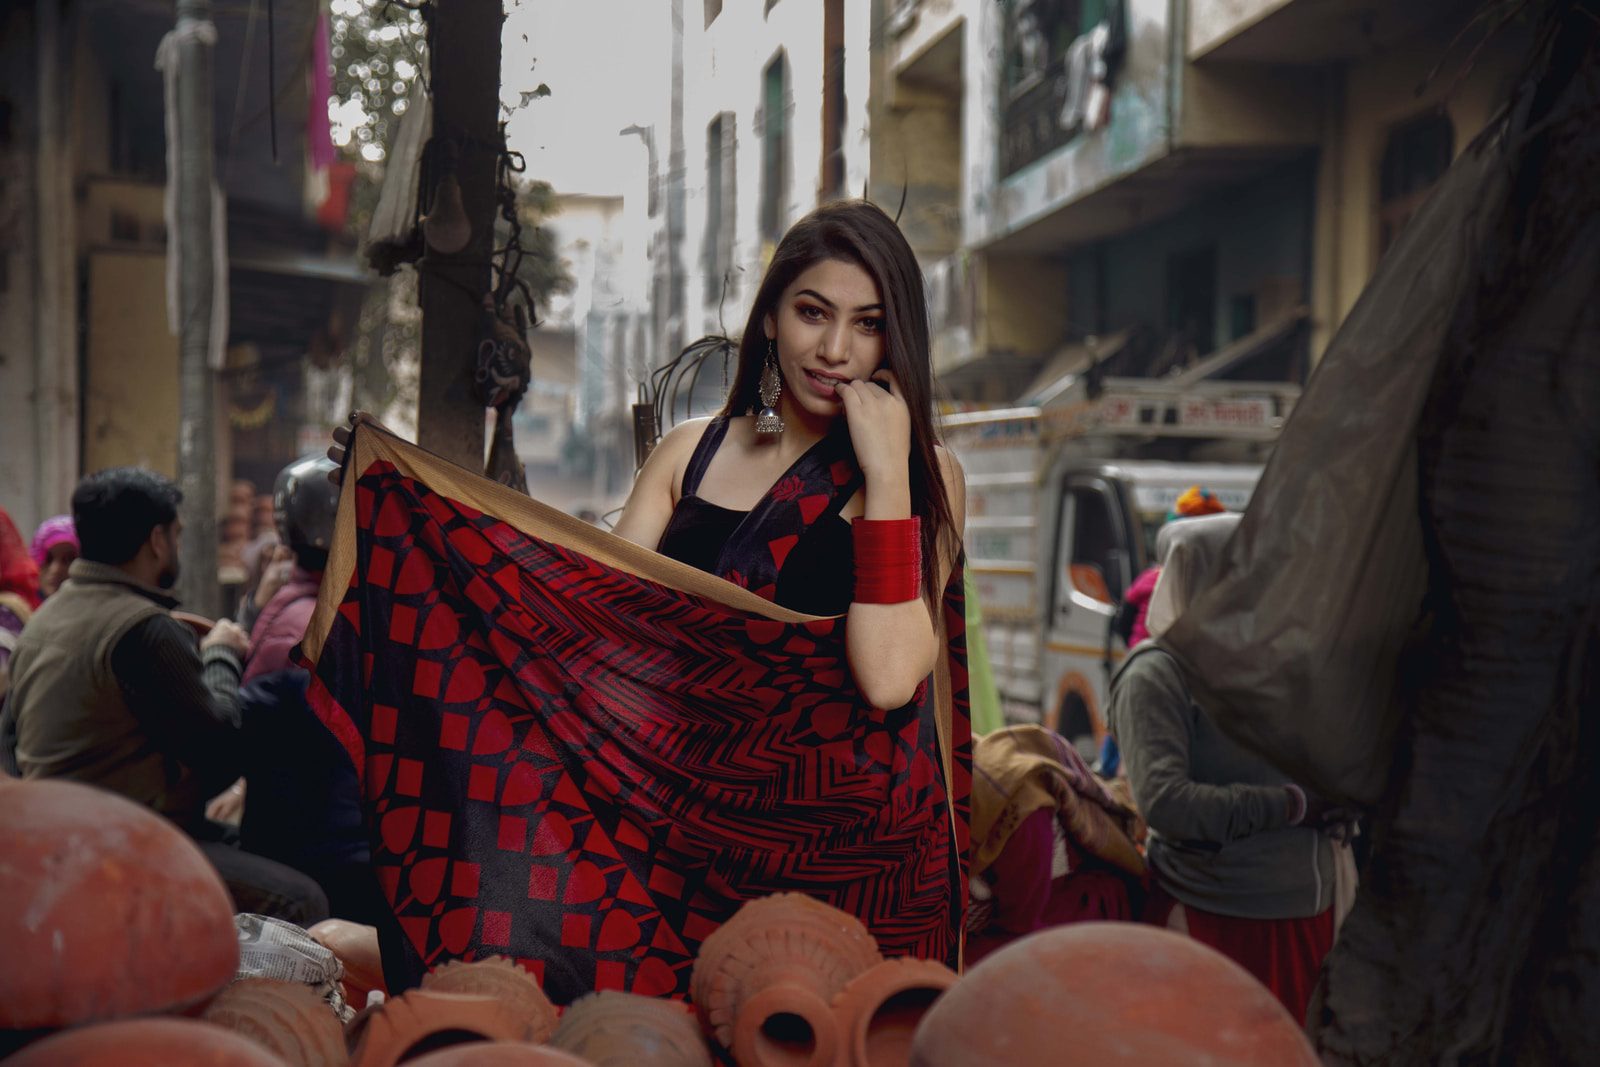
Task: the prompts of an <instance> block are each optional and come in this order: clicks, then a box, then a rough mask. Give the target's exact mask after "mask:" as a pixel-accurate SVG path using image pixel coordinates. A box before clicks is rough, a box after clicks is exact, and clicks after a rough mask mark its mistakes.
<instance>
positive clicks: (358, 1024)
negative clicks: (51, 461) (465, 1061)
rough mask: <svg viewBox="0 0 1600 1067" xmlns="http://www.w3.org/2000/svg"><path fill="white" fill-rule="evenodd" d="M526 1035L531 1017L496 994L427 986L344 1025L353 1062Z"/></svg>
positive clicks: (386, 1065)
mask: <svg viewBox="0 0 1600 1067" xmlns="http://www.w3.org/2000/svg"><path fill="white" fill-rule="evenodd" d="M527 1039H528V1026H527V1022H526V1020H525V1019H523V1018H522V1017H521V1016H520V1015H518V1014H517V1012H516V1010H515V1009H513V1008H512V1007H511V1006H510V1005H508V1004H504V1003H501V1002H500V1001H498V1000H496V999H494V998H493V997H479V996H469V995H467V994H465V993H436V992H433V991H431V990H424V989H413V990H412V991H411V992H409V993H405V994H402V995H401V996H398V997H395V998H393V999H392V1000H386V1001H384V1002H383V1004H382V1005H380V1006H378V1007H376V1008H373V1009H370V1010H368V1011H364V1012H362V1013H361V1014H360V1015H357V1016H356V1017H355V1018H354V1019H352V1020H351V1021H350V1027H349V1029H347V1030H346V1031H345V1044H346V1045H347V1046H348V1047H349V1048H350V1050H351V1052H350V1062H351V1064H352V1065H353V1067H394V1065H395V1064H397V1063H399V1062H401V1061H402V1060H409V1059H411V1058H412V1057H414V1056H418V1055H421V1054H422V1053H425V1052H431V1051H433V1050H435V1049H439V1048H444V1047H447V1046H451V1045H460V1044H465V1043H468V1042H482V1041H526V1040H527Z"/></svg>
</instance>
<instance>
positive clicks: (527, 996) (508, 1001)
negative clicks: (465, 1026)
mask: <svg viewBox="0 0 1600 1067" xmlns="http://www.w3.org/2000/svg"><path fill="white" fill-rule="evenodd" d="M422 988H423V989H427V990H431V991H433V992H435V993H470V994H472V995H475V996H480V997H494V998H495V999H496V1000H499V1001H500V1002H501V1003H503V1004H505V1005H506V1006H507V1007H509V1008H510V1009H511V1010H512V1011H514V1012H516V1013H517V1016H518V1017H519V1018H521V1019H522V1020H524V1021H525V1022H526V1023H527V1025H528V1040H529V1041H534V1042H543V1041H545V1040H546V1039H548V1038H549V1037H550V1035H551V1034H552V1033H554V1032H555V1029H556V1008H555V1005H554V1004H551V1003H550V998H549V997H547V996H545V995H544V990H542V989H540V988H539V981H538V979H536V978H534V976H533V975H531V974H529V973H528V972H527V971H525V970H523V969H522V968H521V967H518V966H517V965H516V964H515V963H514V962H512V961H511V960H510V959H507V958H506V957H505V956H490V957H489V958H487V959H482V960H475V961H471V962H469V961H467V960H454V961H452V962H450V963H447V964H445V965H444V966H443V967H437V968H435V969H434V970H432V971H430V972H428V974H427V976H426V977H424V978H423V979H422Z"/></svg>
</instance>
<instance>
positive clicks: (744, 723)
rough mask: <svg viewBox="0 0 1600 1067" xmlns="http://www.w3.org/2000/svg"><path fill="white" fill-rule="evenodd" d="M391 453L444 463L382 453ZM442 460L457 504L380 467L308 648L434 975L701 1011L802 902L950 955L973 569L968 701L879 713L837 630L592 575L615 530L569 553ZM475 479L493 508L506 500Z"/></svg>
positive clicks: (956, 648)
mask: <svg viewBox="0 0 1600 1067" xmlns="http://www.w3.org/2000/svg"><path fill="white" fill-rule="evenodd" d="M358 439H359V437H358ZM382 452H383V453H384V454H386V455H391V456H397V457H400V459H401V460H403V459H404V457H405V456H406V455H407V454H408V453H410V452H415V453H418V454H420V455H424V456H425V455H426V454H425V453H420V450H416V449H414V448H412V446H406V445H403V444H401V443H398V442H394V441H392V440H390V439H387V438H384V439H383V449H382ZM428 460H429V461H430V462H431V464H432V466H431V467H429V468H428V470H429V472H430V473H429V476H428V477H429V481H430V482H431V483H432V486H434V487H437V491H436V489H435V488H434V487H430V485H429V484H424V483H423V481H422V480H421V479H420V478H419V477H418V476H416V475H415V473H414V471H413V470H407V469H406V468H407V466H408V465H407V464H405V463H404V462H399V461H397V462H396V463H391V462H388V461H387V460H373V461H371V462H370V463H367V464H365V465H364V471H365V473H364V474H363V475H362V476H361V477H360V478H359V480H356V481H355V483H354V485H353V486H352V487H347V489H346V495H347V498H348V496H349V495H350V494H351V493H353V494H354V505H353V506H351V501H350V500H348V499H346V501H345V506H344V507H343V508H342V510H341V517H340V527H339V533H338V540H339V543H338V544H336V546H335V550H334V557H335V559H334V560H332V561H330V566H329V569H328V576H329V580H330V581H332V582H335V583H338V584H336V585H334V586H332V587H331V588H328V587H325V589H324V601H323V603H322V605H321V606H320V607H319V611H318V613H317V617H316V618H315V619H314V620H313V622H312V626H311V629H310V631H308V634H307V639H306V645H305V648H306V650H307V652H308V653H309V654H310V658H309V659H307V660H306V663H307V666H309V667H310V668H311V670H312V674H313V677H312V683H311V687H310V692H309V694H308V695H309V697H310V699H311V702H312V705H313V707H314V708H315V709H316V711H317V713H318V715H319V716H320V717H321V718H322V720H323V721H324V723H325V724H327V725H328V727H329V728H330V729H331V730H332V731H333V732H334V733H335V734H336V735H337V736H338V737H339V738H340V740H341V741H342V742H343V743H344V745H345V746H346V748H347V749H348V751H349V753H350V756H351V758H352V760H353V761H354V764H355V767H356V769H357V772H358V774H359V775H360V778H361V781H362V782H363V792H364V802H365V808H366V814H367V818H368V822H369V829H370V832H371V839H372V848H373V864H374V867H375V869H376V871H377V874H378V877H379V881H380V883H381V885H382V888H383V891H384V893H385V895H386V896H387V898H388V900H389V902H390V904H391V905H392V907H393V909H394V914H395V916H396V918H397V920H398V923H399V927H400V929H401V930H402V931H403V934H404V938H403V941H404V942H405V945H406V951H407V952H408V953H409V954H411V955H412V959H411V960H409V961H408V962H409V964H410V966H411V968H412V969H413V970H415V971H417V972H419V973H420V971H421V970H423V969H425V968H428V967H431V966H434V965H436V964H438V963H439V962H441V961H443V960H445V959H449V958H473V957H479V956H485V955H490V954H496V953H499V954H505V955H509V956H512V957H514V958H517V959H519V960H521V961H522V962H523V963H524V964H525V965H526V966H528V967H529V968H530V969H531V970H533V971H534V972H535V973H536V974H538V975H539V976H540V978H541V979H542V981H543V982H544V985H545V989H546V991H547V992H548V993H549V994H550V995H551V996H552V997H553V998H554V999H555V1000H556V1001H557V1002H561V1003H565V1002H569V1001H571V1000H572V999H573V998H575V997H577V996H580V995H582V994H584V993H587V992H590V991H592V990H596V989H624V990H628V991H631V992H635V993H643V994H648V995H667V996H675V997H682V996H684V995H686V993H687V990H688V983H689V973H690V968H691V966H692V964H693V961H694V956H695V953H696V951H697V949H698V947H699V944H700V942H701V941H702V940H704V938H705V937H706V936H707V935H708V934H710V933H711V932H712V931H713V930H715V929H716V928H717V926H718V925H719V924H721V923H722V922H723V921H724V920H726V919H727V918H728V917H729V916H730V915H732V913H733V912H734V911H735V910H736V909H737V908H738V906H739V904H740V903H741V902H743V901H745V900H747V899H751V898H754V897H759V896H763V895H766V894H769V893H774V892H782V891H800V892H805V893H807V894H809V895H811V896H814V897H816V898H818V899H820V900H824V901H826V902H828V903H830V904H833V905H835V906H837V907H839V908H842V909H844V910H846V911H848V912H851V913H852V914H855V915H857V916H859V917H860V918H861V919H862V920H863V921H864V922H865V923H866V925H867V926H868V928H869V929H871V931H872V932H873V934H874V935H876V937H877V938H878V939H879V941H880V943H881V944H882V947H883V950H884V951H885V952H886V953H887V954H890V955H914V956H919V957H924V958H930V959H937V960H942V961H945V962H947V963H949V964H950V965H952V966H955V965H956V964H957V962H958V958H959V938H960V931H961V927H962V922H961V912H962V908H963V905H964V899H965V886H966V874H965V870H966V865H965V857H966V851H967V841H966V832H967V830H966V828H967V810H966V805H967V800H968V795H969V792H970V757H971V743H970V742H971V730H970V726H969V725H968V723H967V718H966V669H965V643H964V640H963V637H962V629H963V623H962V619H963V610H962V604H961V600H960V590H961V580H960V571H959V568H957V573H956V574H955V575H954V576H953V577H952V579H951V582H950V586H949V589H950V595H949V596H948V597H947V601H946V604H945V610H946V625H947V628H948V629H949V636H950V650H951V655H950V662H949V681H950V685H949V686H948V695H947V697H946V699H945V706H944V707H943V708H940V707H938V706H936V702H937V701H938V699H939V695H938V693H937V692H936V690H938V689H939V688H940V687H938V686H936V685H931V684H925V685H923V686H921V687H920V688H919V690H918V700H917V701H916V702H914V703H913V704H911V705H908V706H906V707H904V708H899V709H895V710H892V711H884V710H880V709H874V708H871V707H869V706H867V705H866V704H865V702H864V701H862V700H861V698H860V697H859V696H858V694H857V693H856V692H855V690H854V688H853V684H852V682H851V679H850V672H849V670H848V667H847V664H846V662H845V659H844V646H843V629H844V619H843V618H834V619H818V620H808V621H803V622H784V621H779V620H776V619H772V618H767V617H764V616H763V615H762V614H760V613H759V612H757V611H752V610H737V609H734V608H730V607H728V606H726V605H724V604H722V603H719V602H717V601H716V600H714V599H712V598H711V597H709V596H707V595H705V593H706V589H707V587H705V586H700V587H699V588H700V592H699V593H698V594H696V593H690V592H686V591H683V590H681V589H678V588H675V587H673V586H672V585H671V584H667V583H666V582H664V581H662V580H658V579H659V576H658V577H657V578H652V577H645V576H643V575H641V574H635V573H632V572H631V571H630V570H626V569H622V568H621V567H619V566H615V565H608V564H605V563H602V562H599V561H597V560H596V559H594V558H592V557H591V555H589V554H586V553H585V551H584V549H585V548H588V549H591V550H593V549H594V548H595V546H596V545H597V544H598V545H600V546H601V547H602V548H606V549H607V551H602V552H600V553H599V554H600V555H609V556H611V557H613V558H614V556H615V553H614V552H611V551H610V549H612V548H614V547H615V546H614V543H615V540H616V539H615V538H612V537H611V535H609V534H604V533H599V532H597V531H589V530H587V529H586V528H585V529H584V530H583V531H581V532H579V531H577V530H574V529H572V528H571V527H572V525H573V524H571V523H570V520H564V519H562V520H561V521H560V522H555V521H554V520H551V522H550V524H552V525H555V526H556V527H558V528H560V529H561V537H560V538H559V539H561V540H565V541H567V542H568V543H567V544H561V543H557V539H556V538H554V537H551V536H546V537H543V538H541V537H538V536H534V535H532V534H531V533H528V532H524V531H525V529H528V528H530V527H531V526H536V525H539V524H538V523H530V522H529V521H528V519H527V515H528V514H530V513H531V514H534V515H536V516H537V515H541V514H542V515H545V516H548V515H551V514H553V513H551V512H549V510H548V509H544V508H543V507H542V505H538V504H534V503H532V502H529V501H527V500H525V499H523V500H520V501H518V503H517V504H516V505H515V506H514V507H513V506H512V505H510V504H507V505H505V507H504V508H502V510H505V511H508V512H510V511H515V512H517V514H516V515H513V516H510V517H509V518H500V517H496V516H495V515H494V514H488V513H485V512H484V511H480V510H478V509H477V508H475V507H473V506H471V505H469V504H467V503H464V502H462V501H461V500H459V499H454V498H452V495H450V492H451V489H452V487H451V486H450V485H448V484H441V483H442V482H445V481H447V480H448V479H447V478H446V477H444V476H442V475H440V474H439V473H438V472H439V469H440V468H445V467H446V465H444V464H443V463H442V462H441V461H438V460H437V459H434V458H432V457H428ZM449 469H450V470H454V468H449ZM348 477H352V478H353V477H354V471H353V470H352V471H351V472H350V474H349V475H348ZM454 477H455V479H456V480H457V483H458V484H457V486H456V488H459V487H460V485H459V483H460V481H461V480H466V481H470V482H471V483H473V484H474V488H473V490H472V491H473V493H475V494H476V496H475V499H477V500H478V503H479V504H480V505H481V504H483V503H484V497H485V495H487V497H489V498H491V499H492V500H494V501H498V500H500V499H502V496H503V495H508V494H502V495H497V494H498V493H499V490H494V491H493V492H487V494H486V491H484V490H482V489H481V488H477V487H476V483H478V482H479V481H480V480H479V479H476V478H473V477H472V476H470V475H467V474H465V473H464V472H457V473H456V474H455V476H454ZM457 495H461V494H457ZM530 509H531V512H530ZM563 523H564V524H565V525H563ZM545 532H546V533H547V535H548V534H549V531H548V530H546V531H545ZM586 542H591V543H586ZM649 559H650V560H652V561H653V560H659V559H661V557H656V556H650V557H649ZM340 561H342V562H340ZM652 566H655V564H653V563H652V564H651V565H650V566H644V567H639V568H636V569H639V570H650V569H651V567H652ZM679 566H680V565H677V564H674V563H667V564H664V565H663V569H664V570H665V571H666V572H667V573H669V574H671V573H676V572H673V571H672V570H671V568H673V567H679ZM341 567H343V572H341ZM682 569H684V570H687V568H682ZM343 573H348V575H349V579H348V583H347V584H346V583H345V581H344V578H343ZM694 573H695V574H696V575H698V572H694ZM705 580H706V582H710V583H713V585H714V587H716V588H727V589H732V588H733V587H732V586H724V585H723V583H720V582H716V581H715V580H714V579H710V578H709V576H707V577H706V579H705ZM680 584H686V585H694V584H695V583H694V582H693V581H688V580H685V581H683V582H681V583H680ZM341 587H342V589H343V593H342V597H340V595H339V590H340V588H341ZM775 613H776V611H775ZM941 715H942V716H944V718H943V719H942V721H943V722H945V723H947V724H949V736H950V737H951V741H950V742H949V744H950V747H951V748H952V750H953V751H952V752H950V753H949V754H948V755H949V757H950V758H949V759H948V761H946V759H945V756H946V754H945V753H942V751H941V742H940V729H939V725H938V723H939V721H941V720H940V716H941ZM947 765H948V766H949V768H950V771H949V773H948V775H947V772H946V770H945V767H946V766H947ZM947 778H948V781H947Z"/></svg>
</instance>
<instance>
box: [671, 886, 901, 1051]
mask: <svg viewBox="0 0 1600 1067" xmlns="http://www.w3.org/2000/svg"><path fill="white" fill-rule="evenodd" d="M882 961H883V956H882V955H881V954H879V952H878V946H877V944H876V943H875V942H874V941H873V940H872V935H871V934H869V933H867V928H866V927H864V926H862V925H861V923H860V921H859V920H857V919H856V918H855V917H854V916H852V915H847V914H846V913H844V912H842V911H840V910H839V909H837V908H832V907H829V906H828V905H826V904H823V903H821V902H819V901H815V900H812V899H811V898H810V897H807V896H802V895H801V894H799V893H780V894H777V895H776V896H770V897H765V898H763V899H761V900H753V901H750V902H749V903H748V904H746V905H744V907H742V908H740V909H739V911H738V912H737V913H736V914H735V915H734V916H733V918H731V919H729V920H728V921H727V922H726V923H724V924H723V926H722V927H721V928H720V929H719V930H717V931H716V932H715V933H713V934H712V935H711V936H710V937H708V938H706V940H705V943H704V944H702V945H701V946H700V956H699V958H698V959H696V960H695V964H694V975H693V977H692V981H691V988H692V991H693V997H694V1002H695V1005H696V1006H697V1007H698V1009H699V1011H700V1016H701V1018H702V1019H704V1020H705V1023H706V1025H707V1026H708V1027H709V1028H710V1029H711V1031H712V1032H713V1033H714V1034H715V1035H716V1038H717V1040H718V1041H720V1042H721V1043H722V1044H723V1045H724V1046H725V1047H727V1048H730V1049H732V1050H733V1055H734V1058H735V1059H736V1060H738V1061H739V1064H740V1067H828V1065H830V1064H832V1063H833V1061H834V1056H835V1054H836V1051H837V1049H838V1046H839V1029H838V1023H837V1021H836V1020H835V1018H834V1015H833V1010H832V1008H831V1007H830V1005H831V1003H832V1001H833V998H834V996H835V995H836V994H837V993H838V992H839V991H840V990H841V989H843V988H844V987H845V985H846V984H847V983H848V982H849V981H850V980H851V979H852V978H854V977H856V976H857V975H858V974H860V973H862V972H863V971H865V970H866V969H867V968H869V967H871V966H873V965H874V964H877V963H881V962H882Z"/></svg>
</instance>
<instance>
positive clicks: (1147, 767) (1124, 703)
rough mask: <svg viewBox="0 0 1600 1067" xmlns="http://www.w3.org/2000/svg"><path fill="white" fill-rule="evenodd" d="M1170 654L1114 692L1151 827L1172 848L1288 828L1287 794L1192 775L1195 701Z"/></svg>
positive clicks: (1130, 766)
mask: <svg viewBox="0 0 1600 1067" xmlns="http://www.w3.org/2000/svg"><path fill="white" fill-rule="evenodd" d="M1165 655H1166V654H1165V653H1164V652H1150V653H1146V654H1145V659H1144V662H1139V661H1136V662H1135V663H1134V664H1133V665H1132V666H1131V667H1130V669H1129V670H1128V671H1127V672H1126V673H1125V674H1124V675H1123V676H1122V677H1121V678H1119V679H1118V680H1117V685H1116V687H1115V688H1114V689H1113V690H1112V693H1111V713H1110V719H1111V724H1112V727H1113V729H1114V730H1115V732H1116V737H1117V745H1118V746H1119V747H1120V748H1121V749H1122V762H1123V765H1124V766H1125V767H1126V768H1127V770H1128V781H1129V784H1130V785H1132V786H1133V799H1134V801H1135V803H1137V804H1138V806H1139V811H1140V812H1141V813H1142V814H1143V815H1144V818H1145V822H1147V823H1148V824H1149V825H1150V828H1151V829H1152V830H1155V831H1156V832H1157V833H1159V834H1161V836H1162V837H1165V838H1167V839H1168V840H1170V841H1205V842H1212V843H1216V844H1226V843H1227V842H1229V841H1237V840H1239V839H1240V838H1242V837H1249V836H1250V835H1251V834H1257V833H1261V832H1262V831H1263V830H1276V829H1279V828H1280V827H1284V826H1288V825H1289V819H1290V808H1291V794H1290V792H1289V790H1288V789H1287V788H1286V787H1284V786H1273V785H1246V784H1243V783H1240V784H1235V785H1210V784H1207V783H1204V782H1197V781H1195V780H1194V779H1193V778H1192V777H1191V776H1190V769H1189V746H1190V743H1191V741H1192V735H1191V732H1190V721H1189V716H1190V711H1189V694H1188V693H1187V692H1186V691H1185V689H1184V687H1183V682H1182V679H1181V678H1180V677H1179V676H1178V675H1177V671H1178V669H1179V668H1178V667H1177V665H1176V663H1174V662H1172V661H1171V660H1167V663H1166V664H1161V663H1160V661H1159V660H1157V659H1156V658H1155V657H1163V658H1164V657H1165ZM1166 666H1170V670H1167V669H1162V668H1163V667H1166Z"/></svg>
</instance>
